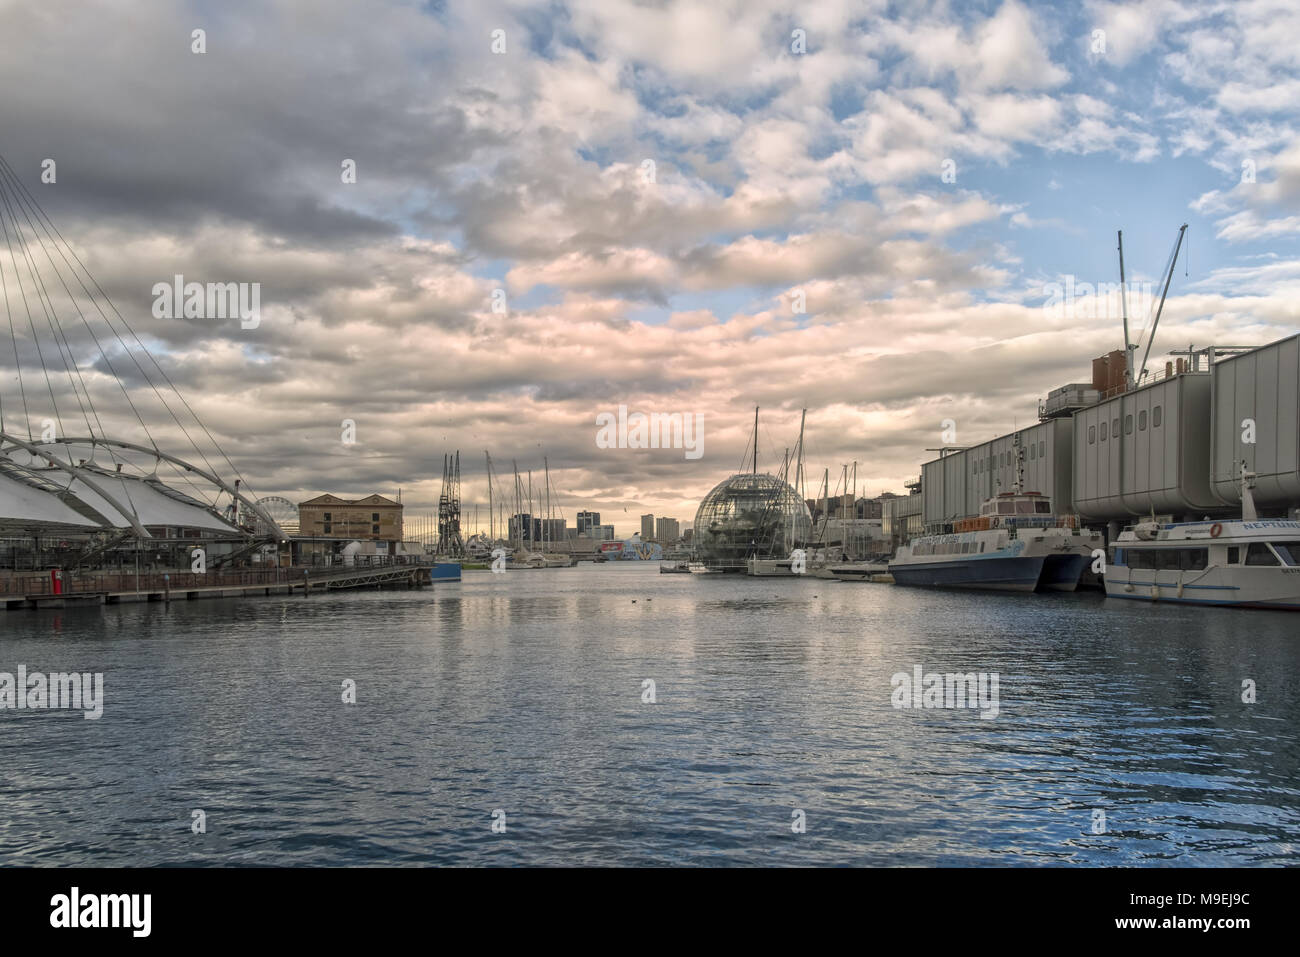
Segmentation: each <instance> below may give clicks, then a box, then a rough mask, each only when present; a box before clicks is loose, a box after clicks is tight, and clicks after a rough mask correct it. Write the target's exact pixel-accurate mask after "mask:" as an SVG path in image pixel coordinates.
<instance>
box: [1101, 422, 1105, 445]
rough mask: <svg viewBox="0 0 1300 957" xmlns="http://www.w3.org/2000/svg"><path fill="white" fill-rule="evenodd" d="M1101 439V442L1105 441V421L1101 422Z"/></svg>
mask: <svg viewBox="0 0 1300 957" xmlns="http://www.w3.org/2000/svg"><path fill="white" fill-rule="evenodd" d="M1101 440H1102V441H1103V442H1105V441H1106V423H1105V422H1103V423H1102V424H1101Z"/></svg>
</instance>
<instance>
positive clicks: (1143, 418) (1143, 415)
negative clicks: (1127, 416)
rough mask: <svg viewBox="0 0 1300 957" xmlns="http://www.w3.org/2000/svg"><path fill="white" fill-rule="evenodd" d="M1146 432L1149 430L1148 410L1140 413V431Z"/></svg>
mask: <svg viewBox="0 0 1300 957" xmlns="http://www.w3.org/2000/svg"><path fill="white" fill-rule="evenodd" d="M1146 430H1147V410H1146V409H1143V410H1142V411H1141V412H1139V413H1138V431H1139V432H1145V431H1146Z"/></svg>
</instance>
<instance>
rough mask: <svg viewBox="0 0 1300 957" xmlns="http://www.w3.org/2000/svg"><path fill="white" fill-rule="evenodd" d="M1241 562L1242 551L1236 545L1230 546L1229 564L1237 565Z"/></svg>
mask: <svg viewBox="0 0 1300 957" xmlns="http://www.w3.org/2000/svg"><path fill="white" fill-rule="evenodd" d="M1240 561H1241V549H1240V548H1238V547H1237V546H1236V545H1229V546H1228V564H1229V565H1236V564H1238V563H1239V562H1240Z"/></svg>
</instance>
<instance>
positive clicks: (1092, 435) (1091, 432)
mask: <svg viewBox="0 0 1300 957" xmlns="http://www.w3.org/2000/svg"><path fill="white" fill-rule="evenodd" d="M1088 444H1089V445H1096V444H1097V427H1096V426H1095V425H1090V426H1088Z"/></svg>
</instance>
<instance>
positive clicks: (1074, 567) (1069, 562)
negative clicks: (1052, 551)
mask: <svg viewBox="0 0 1300 957" xmlns="http://www.w3.org/2000/svg"><path fill="white" fill-rule="evenodd" d="M1088 558H1089V556H1088V555H1071V554H1065V555H1049V556H1047V559H1046V561H1044V562H1043V574H1042V577H1041V578H1039V579H1038V587H1040V588H1045V589H1047V590H1048V591H1074V590H1075V589H1076V588H1078V587H1079V580H1080V579H1081V578H1083V570H1084V569H1085V568H1086V567H1087V565H1088Z"/></svg>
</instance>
